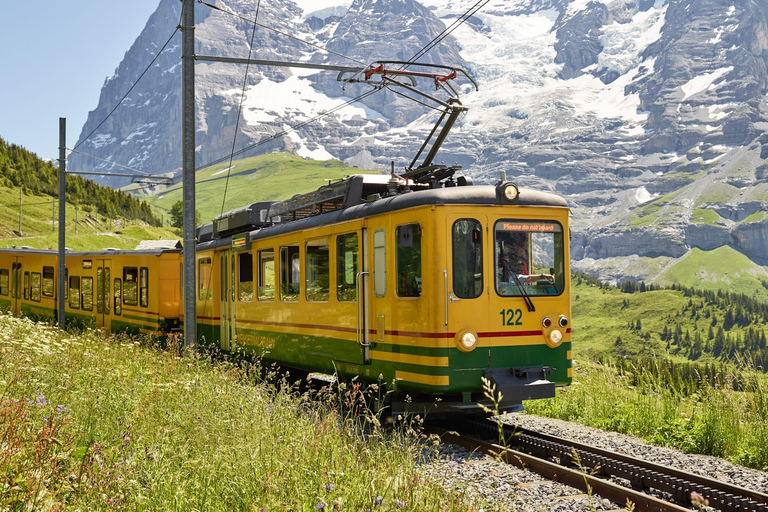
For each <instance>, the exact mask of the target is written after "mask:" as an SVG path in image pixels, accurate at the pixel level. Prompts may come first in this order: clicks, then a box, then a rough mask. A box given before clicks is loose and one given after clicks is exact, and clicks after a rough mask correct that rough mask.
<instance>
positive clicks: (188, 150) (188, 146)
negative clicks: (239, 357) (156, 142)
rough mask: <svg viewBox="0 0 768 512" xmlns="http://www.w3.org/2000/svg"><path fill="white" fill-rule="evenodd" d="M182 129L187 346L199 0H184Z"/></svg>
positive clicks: (191, 315)
mask: <svg viewBox="0 0 768 512" xmlns="http://www.w3.org/2000/svg"><path fill="white" fill-rule="evenodd" d="M181 8H182V24H181V132H182V141H183V142H182V148H181V163H182V182H183V195H182V197H183V201H184V348H185V349H187V350H189V349H192V348H194V346H195V344H196V342H197V309H196V306H197V305H196V303H195V300H196V297H197V294H196V290H197V287H196V284H195V266H196V258H195V243H196V240H195V231H196V228H197V226H196V225H195V224H196V219H195V0H182V7H181Z"/></svg>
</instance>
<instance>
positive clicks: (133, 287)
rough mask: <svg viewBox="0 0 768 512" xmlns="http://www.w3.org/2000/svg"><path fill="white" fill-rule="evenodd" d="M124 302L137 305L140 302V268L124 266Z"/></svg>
mask: <svg viewBox="0 0 768 512" xmlns="http://www.w3.org/2000/svg"><path fill="white" fill-rule="evenodd" d="M123 283H125V284H124V285H123V304H125V305H127V306H136V305H138V304H139V269H138V268H136V267H123Z"/></svg>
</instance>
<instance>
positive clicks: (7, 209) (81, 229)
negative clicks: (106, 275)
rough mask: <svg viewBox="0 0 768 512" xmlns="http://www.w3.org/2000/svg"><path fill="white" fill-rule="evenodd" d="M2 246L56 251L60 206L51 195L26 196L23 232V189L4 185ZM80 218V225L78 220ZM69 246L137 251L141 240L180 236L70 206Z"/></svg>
mask: <svg viewBox="0 0 768 512" xmlns="http://www.w3.org/2000/svg"><path fill="white" fill-rule="evenodd" d="M0 197H4V198H6V199H5V200H3V201H2V202H0V247H11V246H13V245H15V246H17V247H19V246H23V245H26V246H29V247H34V248H36V249H55V248H57V247H58V245H59V235H58V215H59V212H58V203H57V202H56V203H53V207H55V210H54V211H53V212H52V198H51V197H50V196H30V195H24V196H23V198H22V222H21V232H22V234H23V236H18V235H17V234H15V233H14V231H18V229H19V189H17V188H8V187H5V186H0ZM52 217H55V219H56V223H55V226H56V228H57V229H56V231H54V230H53V229H52V227H51V226H52V221H51V218H52ZM76 217H77V222H75V218H76ZM66 219H67V223H66V226H67V230H66V231H67V233H66V245H67V247H69V248H70V249H74V250H86V249H92V250H96V249H102V248H105V247H115V248H118V249H134V248H135V247H136V245H138V243H139V242H140V241H141V240H147V239H159V238H161V239H176V238H179V236H178V235H177V234H176V233H175V232H174V231H172V230H171V229H168V228H154V227H149V226H147V225H146V224H145V223H143V222H141V221H131V220H126V219H108V218H106V217H104V216H103V215H101V214H97V213H96V212H95V211H92V210H91V208H89V207H87V206H85V207H81V208H79V211H78V212H77V213H76V212H75V206H74V205H71V204H67V206H66Z"/></svg>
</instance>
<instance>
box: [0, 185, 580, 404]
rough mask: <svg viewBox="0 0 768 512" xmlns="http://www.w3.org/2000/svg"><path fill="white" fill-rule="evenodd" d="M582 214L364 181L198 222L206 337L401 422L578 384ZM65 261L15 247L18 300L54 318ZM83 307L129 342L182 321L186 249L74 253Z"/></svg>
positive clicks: (74, 301) (481, 191) (529, 197)
mask: <svg viewBox="0 0 768 512" xmlns="http://www.w3.org/2000/svg"><path fill="white" fill-rule="evenodd" d="M568 221H569V209H568V205H567V203H566V201H565V200H564V199H563V198H561V197H558V196H556V195H554V194H550V193H545V192H538V191H533V190H528V189H518V187H516V186H515V185H514V184H512V183H510V182H506V181H502V182H500V183H498V184H496V185H495V186H491V185H486V186H474V185H472V184H471V182H469V181H468V180H466V179H464V178H459V179H458V180H455V181H454V180H453V178H452V177H449V178H448V179H447V180H443V181H442V182H440V184H439V185H438V186H436V185H435V182H434V181H431V182H428V183H424V184H419V183H414V182H412V181H411V180H406V179H403V178H399V177H395V176H392V177H388V176H372V175H356V176H351V177H349V178H347V179H345V180H343V181H340V182H337V183H333V184H329V185H328V186H325V187H322V188H321V189H319V190H318V191H316V192H313V193H311V194H305V195H302V196H296V197H294V198H292V199H291V200H288V201H283V202H278V203H255V204H253V205H250V206H248V207H245V208H242V209H239V210H235V211H233V212H230V213H228V214H225V215H222V216H221V217H219V218H217V219H214V221H213V223H211V224H207V225H203V226H201V227H200V228H199V229H198V240H199V242H198V246H197V268H196V273H197V284H196V287H197V290H196V295H197V318H196V321H197V328H198V334H199V338H200V339H199V342H200V343H201V344H208V345H215V346H218V347H220V348H221V349H223V350H233V349H235V348H239V349H242V350H245V351H250V352H253V353H257V354H259V355H261V356H262V357H264V358H265V359H267V360H269V361H275V362H277V363H279V364H280V365H282V366H284V367H287V368H292V369H296V370H299V371H305V372H322V373H331V374H333V373H336V374H338V375H339V377H340V378H342V379H349V378H352V377H353V376H359V378H360V379H361V380H362V381H363V382H381V383H386V384H387V385H388V389H389V390H390V391H391V392H392V394H391V396H392V400H391V404H390V405H391V407H392V412H393V413H400V412H405V411H414V412H423V411H431V413H432V414H438V413H439V414H444V413H446V414H451V413H457V412H470V413H472V412H477V411H478V410H479V409H478V403H481V402H484V401H485V400H484V398H483V393H482V382H481V378H482V377H485V378H487V379H488V380H490V381H491V382H492V383H494V384H496V386H497V388H498V389H499V390H500V391H501V392H502V394H503V397H504V398H503V402H502V404H501V410H516V409H519V408H520V407H521V403H522V401H523V400H528V399H536V398H545V397H551V396H553V395H554V388H555V385H566V384H569V383H570V382H571V325H570V319H571V304H570V282H569V274H570V269H569V247H568V241H569V237H568V233H569V226H568ZM56 258H57V257H56V253H55V252H53V251H37V250H30V249H5V250H0V307H5V308H6V309H10V310H11V311H12V312H14V313H16V314H28V315H34V316H38V317H43V318H50V319H53V318H54V315H55V313H54V312H55V307H56V294H55V283H56V282H57V281H56V268H57V267H56ZM66 259H67V261H66V267H67V276H66V277H67V279H66V284H67V288H66V301H67V303H66V314H67V318H68V322H69V321H70V320H69V319H73V320H76V321H78V323H81V324H90V325H94V326H97V327H101V328H104V329H106V330H110V331H113V332H116V331H128V332H134V333H138V332H166V331H171V330H176V329H178V328H179V325H180V322H183V321H184V319H183V318H181V312H182V308H181V302H180V296H181V279H180V276H181V263H182V258H181V254H180V250H175V249H171V250H155V251H97V252H68V253H67V256H66Z"/></svg>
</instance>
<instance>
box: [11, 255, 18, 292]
mask: <svg viewBox="0 0 768 512" xmlns="http://www.w3.org/2000/svg"><path fill="white" fill-rule="evenodd" d="M16 279H18V278H17V277H16V263H11V298H16Z"/></svg>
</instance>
